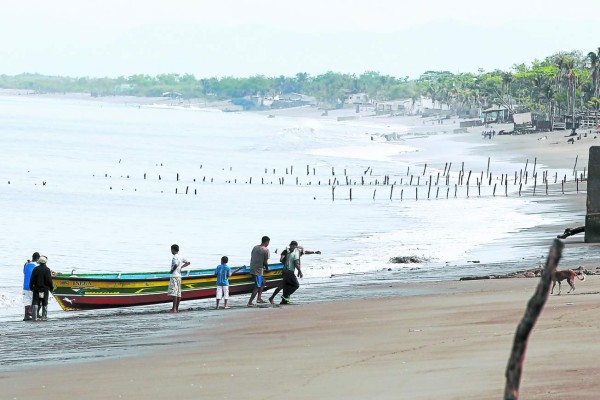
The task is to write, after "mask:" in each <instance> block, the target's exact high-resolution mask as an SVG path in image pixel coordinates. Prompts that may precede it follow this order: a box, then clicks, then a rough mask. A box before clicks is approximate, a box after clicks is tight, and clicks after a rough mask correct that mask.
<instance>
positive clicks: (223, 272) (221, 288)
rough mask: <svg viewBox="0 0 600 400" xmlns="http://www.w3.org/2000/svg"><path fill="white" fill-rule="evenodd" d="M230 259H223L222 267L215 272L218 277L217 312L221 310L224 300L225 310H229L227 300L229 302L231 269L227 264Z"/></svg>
mask: <svg viewBox="0 0 600 400" xmlns="http://www.w3.org/2000/svg"><path fill="white" fill-rule="evenodd" d="M228 262H229V258H228V257H227V256H223V257H221V265H219V266H218V267H217V269H216V270H215V275H217V306H216V307H215V309H216V310H218V309H219V301H220V300H221V299H223V308H225V309H227V308H229V306H228V305H227V300H229V277H230V276H231V268H230V267H229V265H227V263H228Z"/></svg>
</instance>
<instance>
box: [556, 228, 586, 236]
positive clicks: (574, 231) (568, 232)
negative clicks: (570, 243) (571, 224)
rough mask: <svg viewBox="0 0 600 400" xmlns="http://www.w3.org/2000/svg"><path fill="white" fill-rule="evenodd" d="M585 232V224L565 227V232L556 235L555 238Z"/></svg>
mask: <svg viewBox="0 0 600 400" xmlns="http://www.w3.org/2000/svg"><path fill="white" fill-rule="evenodd" d="M582 232H585V225H584V226H578V227H577V228H573V229H571V228H567V229H565V232H564V233H563V234H562V235H558V236H557V238H559V239H566V238H568V237H569V236H573V235H577V234H578V233H582Z"/></svg>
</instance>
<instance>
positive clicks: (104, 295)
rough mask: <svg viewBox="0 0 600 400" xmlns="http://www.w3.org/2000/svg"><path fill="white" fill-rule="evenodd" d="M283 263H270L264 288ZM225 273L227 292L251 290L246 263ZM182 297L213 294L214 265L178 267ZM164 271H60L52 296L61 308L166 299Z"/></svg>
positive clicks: (276, 282)
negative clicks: (198, 268) (180, 269)
mask: <svg viewBox="0 0 600 400" xmlns="http://www.w3.org/2000/svg"><path fill="white" fill-rule="evenodd" d="M282 268H283V264H281V263H278V264H271V265H269V269H268V271H266V272H265V274H264V277H265V288H264V290H268V289H271V288H274V287H277V286H278V285H279V284H280V283H281V282H282V276H281V270H282ZM232 272H233V273H232V275H231V276H230V277H229V285H230V286H229V294H230V295H236V294H245V293H250V292H252V289H253V285H254V282H253V279H252V275H250V268H249V267H247V266H243V267H239V268H232ZM182 275H183V276H182V278H181V292H182V293H181V294H182V300H198V299H207V298H214V297H215V293H216V287H217V277H216V275H215V270H214V269H204V270H193V269H191V270H187V269H184V270H183V271H182ZM169 279H170V274H169V273H168V272H133V273H104V274H103V273H97V274H77V275H74V274H71V275H69V274H61V273H57V274H56V275H55V276H54V277H53V281H54V286H55V289H54V292H53V293H52V294H53V295H54V298H55V299H56V301H57V302H58V304H59V305H60V306H61V307H62V309H63V310H65V311H78V310H93V309H100V308H116V307H133V306H143V305H148V304H159V303H169V302H171V301H173V298H172V297H171V296H169V295H167V289H168V287H169Z"/></svg>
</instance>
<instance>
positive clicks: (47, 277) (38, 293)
mask: <svg viewBox="0 0 600 400" xmlns="http://www.w3.org/2000/svg"><path fill="white" fill-rule="evenodd" d="M47 262H48V257H46V256H41V257H40V258H39V259H38V266H37V267H35V268H34V269H33V272H31V278H30V279H29V288H30V289H31V291H32V292H33V302H32V303H31V304H32V306H31V308H32V310H31V316H32V318H33V320H34V321H35V320H37V318H38V317H41V320H42V321H46V320H47V319H48V296H50V293H51V292H52V291H53V290H54V284H53V282H52V271H50V268H48V266H47V265H46V263H47ZM40 304H41V307H42V315H41V316H39V315H38V307H39V305H40Z"/></svg>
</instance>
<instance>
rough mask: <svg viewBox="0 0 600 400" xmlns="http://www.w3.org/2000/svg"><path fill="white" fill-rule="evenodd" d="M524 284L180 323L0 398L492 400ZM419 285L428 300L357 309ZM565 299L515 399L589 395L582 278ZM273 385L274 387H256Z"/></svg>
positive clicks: (586, 299)
mask: <svg viewBox="0 0 600 400" xmlns="http://www.w3.org/2000/svg"><path fill="white" fill-rule="evenodd" d="M592 278H595V279H592ZM538 282H539V281H538V279H502V280H486V281H469V282H456V281H447V282H433V283H428V284H421V283H419V284H409V285H408V286H407V285H405V284H401V283H397V284H393V285H391V286H393V288H390V285H388V284H376V285H373V286H369V287H368V288H362V289H361V290H367V291H366V292H365V294H366V295H365V297H364V298H359V299H353V300H346V301H332V302H325V303H320V302H317V303H312V304H303V305H293V306H289V307H281V308H279V307H277V308H264V309H255V310H248V309H243V308H240V309H236V310H230V311H227V312H225V311H221V312H219V315H217V316H216V317H214V318H212V319H211V322H210V323H204V322H203V323H199V322H198V319H197V318H195V315H194V314H193V313H184V314H181V315H180V316H179V317H180V318H185V319H186V320H187V321H189V322H191V323H193V324H195V325H196V328H193V329H188V330H185V331H180V332H177V334H175V335H169V334H168V332H165V334H164V336H162V337H161V338H159V339H151V340H149V341H151V342H152V346H151V347H149V348H145V349H144V350H142V351H141V352H139V353H138V354H136V355H130V356H126V357H122V358H111V359H107V360H99V361H94V362H84V363H77V364H71V365H70V366H69V365H61V366H60V367H59V366H50V365H49V366H44V365H43V363H42V364H38V365H37V366H36V367H35V374H36V379H33V380H32V379H31V371H28V370H20V371H12V372H4V373H1V374H0V377H1V380H0V382H1V383H0V386H2V388H3V393H5V395H7V396H9V397H8V398H26V399H42V398H47V397H64V398H68V397H69V395H70V394H72V393H85V394H86V397H87V398H90V399H106V398H124V399H126V398H130V399H133V398H159V397H164V396H167V395H168V394H169V393H171V394H172V393H177V394H178V396H179V397H180V398H184V399H191V398H196V397H197V396H198V395H202V396H207V397H222V398H225V397H226V398H235V397H241V396H243V397H244V398H248V399H270V398H278V397H281V396H285V397H287V398H292V399H309V398H320V397H324V396H328V397H331V398H351V399H364V398H377V399H388V398H389V399H392V398H413V399H433V398H444V399H482V398H499V397H501V395H502V393H503V387H504V369H505V367H506V363H507V361H508V355H509V352H510V348H511V346H512V341H513V335H514V331H515V328H516V324H517V323H518V321H519V320H520V318H521V317H522V315H523V313H524V309H525V305H526V303H527V301H528V299H529V297H530V296H531V295H532V294H533V291H534V289H535V286H536V285H537V283H538ZM423 285H427V286H428V287H429V288H430V290H431V291H432V292H429V293H421V294H415V295H412V296H393V295H392V296H384V297H378V296H369V295H368V293H369V291H377V290H390V289H392V290H397V291H406V290H407V289H409V288H411V287H416V288H417V290H419V288H422V287H423ZM576 286H577V290H576V292H575V293H574V294H568V295H567V294H563V295H561V296H550V298H549V299H548V303H547V305H546V308H545V310H544V312H543V313H542V316H541V318H540V320H539V321H538V324H537V326H536V327H535V329H534V332H533V335H532V337H531V339H530V345H529V348H528V352H527V358H526V361H525V365H524V374H523V379H522V384H521V395H522V396H523V398H532V399H554V398H556V399H561V398H578V399H592V398H595V396H596V394H597V389H596V386H597V385H596V383H595V376H596V370H597V365H596V360H595V359H596V357H595V352H594V351H590V349H594V348H595V346H596V345H595V344H594V343H595V342H596V340H595V336H596V332H597V329H598V324H600V318H598V317H597V313H596V312H595V310H596V308H597V305H596V298H597V295H598V293H599V291H600V280H598V279H597V277H590V278H588V280H587V281H586V282H579V281H577V282H576ZM563 290H565V288H563ZM584 319H585V323H583V320H584ZM205 322H206V321H205ZM143 341H144V340H141V342H143ZM273 374H276V378H275V381H274V383H267V382H264V380H266V379H269V378H270V377H271V376H272V375H273ZM65 377H68V378H67V379H68V383H65ZM269 380H270V379H269ZM59 382H60V383H59ZM91 382H93V385H94V387H95V389H94V390H90V387H89V386H90V384H91ZM233 382H235V384H233ZM257 382H258V384H257ZM574 382H576V384H575V383H574ZM250 387H251V388H252V390H249V388H250Z"/></svg>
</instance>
